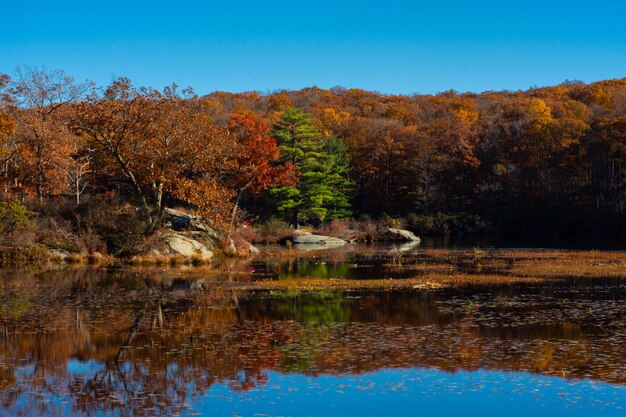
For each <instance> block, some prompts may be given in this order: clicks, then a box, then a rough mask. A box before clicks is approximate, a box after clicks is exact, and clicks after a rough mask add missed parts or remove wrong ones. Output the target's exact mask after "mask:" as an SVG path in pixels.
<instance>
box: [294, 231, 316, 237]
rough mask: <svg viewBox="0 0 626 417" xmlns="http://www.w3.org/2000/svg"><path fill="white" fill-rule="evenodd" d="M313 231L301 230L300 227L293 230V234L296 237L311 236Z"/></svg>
mask: <svg viewBox="0 0 626 417" xmlns="http://www.w3.org/2000/svg"><path fill="white" fill-rule="evenodd" d="M312 234H313V233H311V232H309V231H308V230H300V229H296V230H294V231H293V236H294V237H300V236H311V235H312Z"/></svg>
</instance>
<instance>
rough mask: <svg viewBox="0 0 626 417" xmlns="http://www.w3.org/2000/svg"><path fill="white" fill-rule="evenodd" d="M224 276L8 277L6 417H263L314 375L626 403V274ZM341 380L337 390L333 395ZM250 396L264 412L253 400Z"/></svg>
mask: <svg viewBox="0 0 626 417" xmlns="http://www.w3.org/2000/svg"><path fill="white" fill-rule="evenodd" d="M222 279H224V277H222V276H214V277H212V276H206V277H202V278H194V279H182V278H181V277H179V276H178V275H177V274H176V273H174V274H172V273H164V272H160V271H153V272H149V271H142V272H128V271H89V270H84V271H56V272H44V273H15V274H7V275H6V276H4V277H3V278H2V280H1V281H0V282H1V284H0V333H1V337H0V401H2V412H3V413H4V414H6V415H18V414H21V415H66V414H68V412H74V413H77V414H84V415H96V414H102V413H104V414H111V415H175V414H177V413H192V410H201V409H202V408H203V407H208V408H207V409H209V410H210V409H213V408H215V407H218V408H220V410H221V412H222V414H226V415H230V411H237V410H239V412H241V414H245V415H252V414H254V413H255V412H263V411H262V409H263V406H261V405H259V410H257V409H256V408H255V406H254V404H257V405H258V404H259V401H261V399H259V397H260V396H263V395H267V396H269V397H270V398H274V397H275V398H274V400H278V399H279V398H281V395H285V396H289V395H292V396H293V395H295V394H293V392H292V391H289V385H290V384H295V383H296V382H294V381H302V378H305V379H306V378H313V377H315V378H316V379H314V380H311V379H306V380H307V381H309V382H311V381H314V382H311V384H318V385H321V387H322V390H324V389H326V390H328V389H331V388H332V389H331V390H333V391H336V385H341V384H346V383H347V382H346V381H350V380H353V381H354V378H356V379H358V381H359V383H358V384H365V385H363V386H365V387H366V386H367V381H368V380H369V379H371V378H376V377H375V376H376V375H380V374H381V372H382V373H387V374H389V375H391V376H390V377H389V378H391V379H393V380H397V383H398V384H399V383H401V382H402V381H404V382H402V383H404V384H408V386H411V383H410V381H409V380H410V379H411V378H426V379H428V378H430V377H432V376H433V375H435V376H436V377H438V378H444V379H445V378H448V377H446V375H449V374H446V373H453V374H454V375H458V373H459V372H460V373H464V372H467V371H472V372H478V371H480V372H486V371H489V372H492V373H493V374H484V373H483V375H488V377H487V378H496V379H497V378H500V379H502V378H504V379H507V377H506V375H507V374H501V373H500V372H507V373H508V372H522V373H523V374H520V375H530V376H529V377H528V378H531V379H532V375H542V376H552V377H558V378H561V379H563V380H564V381H577V380H585V381H587V382H581V384H587V385H584V386H586V387H587V388H585V389H584V390H583V391H584V392H583V393H582V394H585V395H586V394H589V395H596V396H597V395H599V396H600V397H602V398H603V395H604V394H602V393H601V394H598V393H597V392H598V386H604V385H603V384H604V383H606V384H617V385H618V386H617V387H616V386H613V385H607V386H606V387H607V388H606V390H609V391H610V396H612V397H611V398H612V400H611V401H612V403H613V405H612V406H623V405H624V404H625V403H626V396H625V395H624V390H623V389H621V388H619V386H624V385H626V320H625V315H626V280H625V279H623V278H622V279H594V280H583V279H580V280H575V281H570V282H554V283H550V284H541V285H538V284H537V285H528V284H515V285H506V286H495V285H491V286H467V287H460V288H455V289H445V290H444V289H441V290H432V291H423V290H420V291H418V290H415V291H401V292H400V291H348V292H325V291H319V292H309V293H299V294H295V293H294V294H289V293H283V292H278V293H273V292H256V293H253V292H236V291H234V290H231V289H225V288H224V287H223V286H221V285H220V280H222ZM409 369H417V370H414V371H407V370H409ZM429 370H432V371H429ZM406 372H412V373H411V378H404V377H402V375H404V376H406V374H403V373H406ZM387 374H386V375H387ZM416 375H418V376H416ZM420 375H422V376H420ZM463 375H467V374H463ZM472 375H473V374H472ZM489 375H491V376H489ZM503 375H504V376H503ZM329 376H333V378H336V379H335V380H333V381H334V382H333V384H335V385H334V386H333V387H335V388H333V387H331V388H329V387H328V386H326V385H325V382H324V381H326V379H325V378H328V377H329ZM319 378H321V379H319ZM454 378H456V377H453V376H449V381H448V382H447V383H452V382H450V381H453V380H454ZM524 378H525V377H524ZM507 381H508V379H507ZM524 381H526V382H524V384H526V385H529V386H532V385H533V384H532V383H530V382H528V381H527V380H524ZM588 381H596V382H597V384H600V385H593V384H592V385H589V384H590V383H589V382H588ZM370 382H371V381H370ZM481 383H483V384H485V383H486V382H484V381H483V382H481ZM277 384H278V385H280V387H281V390H276V389H275V386H276V385H277ZM283 384H286V385H283ZM348 384H349V383H348ZM358 384H356V385H358ZM559 384H561V383H559ZM309 385H310V384H309ZM309 385H307V386H309ZM413 385H415V384H413ZM359 386H360V385H359ZM576 386H577V389H582V388H580V387H581V385H576ZM416 387H417V388H415V387H414V389H417V390H425V389H426V386H425V385H424V384H421V385H420V384H417V385H416ZM594 387H595V388H594ZM593 389H596V391H593ZM606 390H604V391H602V392H603V393H605V392H607V391H606ZM357 391H359V390H357ZM483 391H484V392H483V395H487V393H488V392H491V390H490V389H485V390H483ZM272 392H274V393H275V394H271V393H272ZM281 392H282V393H283V394H280V393H281ZM368 392H369V393H371V394H374V395H379V394H380V392H379V391H378V390H371V391H368ZM411 392H412V391H411ZM594 392H595V393H594ZM237 393H242V395H243V393H248V394H245V395H247V397H245V398H247V399H250V398H253V397H254V398H256V400H255V401H256V403H255V401H252V402H250V403H246V402H238V401H240V400H242V398H243V397H239V396H238V395H239V394H237ZM255 393H264V394H263V395H261V394H255ZM216 395H217V396H218V397H219V398H216V397H215V396H216ZM272 395H274V397H272ZM607 395H609V394H607ZM487 396H488V395H487ZM616 396H617V397H616ZM426 397H428V396H426ZM479 397H480V395H479ZM263 398H266V399H267V397H263ZM311 398H312V397H309V399H311ZM429 398H430V397H429ZM485 398H486V397H485ZM485 398H483V399H485ZM233 401H234V403H233ZM318 401H319V400H318ZM607 401H608V400H607ZM383 403H384V402H383ZM246 404H248V406H246ZM264 404H265V403H264ZM381 404H382V403H381ZM265 406H267V404H265ZM212 407H213V408H212ZM227 410H228V412H226V411H227ZM296 411H297V410H292V412H291V413H289V414H298V413H297V412H296ZM301 411H302V410H301ZM370 411H371V410H370ZM266 412H267V410H266ZM275 412H276V411H275ZM279 414H280V413H279ZM321 414H327V413H321ZM365 414H368V413H365Z"/></svg>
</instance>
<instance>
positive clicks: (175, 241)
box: [151, 233, 213, 260]
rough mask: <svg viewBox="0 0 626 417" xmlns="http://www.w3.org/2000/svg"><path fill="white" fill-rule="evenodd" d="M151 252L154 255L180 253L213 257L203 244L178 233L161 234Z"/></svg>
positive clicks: (190, 256)
mask: <svg viewBox="0 0 626 417" xmlns="http://www.w3.org/2000/svg"><path fill="white" fill-rule="evenodd" d="M151 252H152V254H155V255H182V256H186V257H189V258H192V257H197V258H200V259H202V260H209V259H211V258H212V257H213V252H211V251H210V250H209V249H208V248H207V247H206V246H205V245H204V244H202V243H200V242H198V241H197V240H195V239H192V238H191V237H189V236H185V235H182V234H180V233H166V234H163V235H161V236H160V237H159V240H158V242H157V244H156V245H154V246H153V249H152V251H151Z"/></svg>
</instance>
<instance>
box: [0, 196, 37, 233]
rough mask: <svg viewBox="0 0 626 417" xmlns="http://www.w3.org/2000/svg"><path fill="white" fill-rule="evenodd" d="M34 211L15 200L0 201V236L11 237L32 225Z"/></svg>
mask: <svg viewBox="0 0 626 417" xmlns="http://www.w3.org/2000/svg"><path fill="white" fill-rule="evenodd" d="M34 216H35V213H33V212H32V211H30V210H29V209H28V208H27V207H26V206H25V205H23V204H22V203H20V202H19V201H17V200H9V201H5V202H1V203H0V236H8V237H13V236H14V235H15V234H16V233H17V232H23V231H25V230H28V229H31V228H32V227H33V226H34V223H33V221H32V218H33V217H34Z"/></svg>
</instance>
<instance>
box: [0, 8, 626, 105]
mask: <svg viewBox="0 0 626 417" xmlns="http://www.w3.org/2000/svg"><path fill="white" fill-rule="evenodd" d="M625 15H626V1H606V0H595V1H580V0H569V1H560V0H559V1H550V0H543V1H537V0H517V1H508V0H473V1H453V0H431V1H393V0H389V1H383V0H379V1H370V0H360V1H340V0H336V1H328V0H317V1H307V0H299V1H293V0H292V1H272V0H267V1H262V0H257V1H248V0H230V1H210V0H207V1H187V0H167V1H165V0H152V1H132V0H126V1H119V0H108V1H106V2H98V1H95V0H94V1H85V0H81V1H76V0H70V1H60V0H59V1H50V0H47V1H43V0H28V1H24V0H22V1H10V2H6V4H3V5H2V6H1V8H0V73H8V74H11V73H12V72H13V71H14V69H15V68H16V67H17V66H37V67H45V68H47V69H62V70H64V71H65V72H66V73H68V74H69V75H71V76H73V77H74V78H75V79H77V80H79V81H83V80H86V79H89V80H92V81H95V82H96V83H97V84H99V85H107V84H108V83H110V82H111V81H112V80H113V79H114V78H115V77H118V76H125V77H128V78H130V79H131V80H133V82H135V83H136V84H138V85H145V86H152V87H156V88H161V87H163V86H165V85H169V84H171V83H172V82H175V83H177V84H178V85H180V86H183V87H187V86H191V87H193V88H194V89H195V91H196V92H197V93H199V94H206V93H209V92H212V91H216V90H220V91H232V92H240V91H252V90H255V91H260V92H263V93H265V92H271V91H276V90H281V89H290V90H292V89H299V88H303V87H310V86H318V87H321V88H330V87H334V86H342V87H345V88H362V89H365V90H372V91H379V92H381V93H388V94H413V93H421V94H431V93H437V92H441V91H446V90H450V89H453V90H457V91H460V92H465V91H473V92H482V91H486V90H503V89H507V90H519V89H528V88H531V87H536V86H545V85H555V84H559V83H561V82H563V81H566V80H578V81H584V82H593V81H597V80H602V79H612V78H622V77H626V24H624V16H625Z"/></svg>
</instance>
